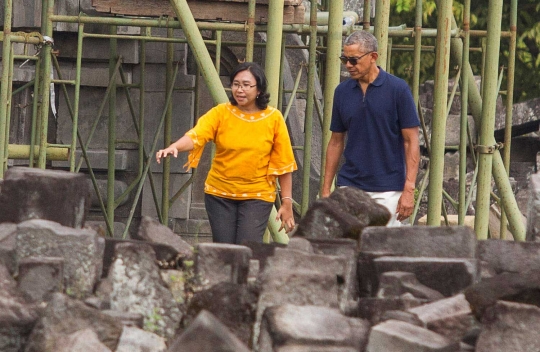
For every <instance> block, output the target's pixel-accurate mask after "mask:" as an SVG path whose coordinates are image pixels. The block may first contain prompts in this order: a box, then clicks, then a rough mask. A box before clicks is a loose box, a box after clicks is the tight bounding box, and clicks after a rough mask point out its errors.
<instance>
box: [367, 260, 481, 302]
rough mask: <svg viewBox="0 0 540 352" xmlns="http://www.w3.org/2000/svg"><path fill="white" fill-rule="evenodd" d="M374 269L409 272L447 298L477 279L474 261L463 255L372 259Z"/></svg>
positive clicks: (477, 270) (475, 261) (476, 268)
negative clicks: (456, 256) (462, 256)
mask: <svg viewBox="0 0 540 352" xmlns="http://www.w3.org/2000/svg"><path fill="white" fill-rule="evenodd" d="M374 265H375V270H376V272H377V273H378V274H379V275H381V274H382V273H384V272H387V271H397V270H401V271H408V272H412V273H414V274H415V275H416V277H417V278H418V281H419V282H421V283H422V284H423V285H426V286H427V287H429V288H431V289H433V290H436V291H438V292H440V293H442V294H443V295H444V296H446V297H449V296H452V295H455V294H457V293H459V292H460V291H461V290H463V289H465V288H467V287H468V286H470V285H472V284H474V283H476V282H477V281H478V280H479V268H478V264H477V260H475V259H462V258H429V257H421V258H413V257H381V258H377V259H375V260H374Z"/></svg>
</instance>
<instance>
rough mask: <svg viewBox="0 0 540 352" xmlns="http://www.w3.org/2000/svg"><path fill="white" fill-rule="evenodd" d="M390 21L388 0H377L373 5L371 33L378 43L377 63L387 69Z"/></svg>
mask: <svg viewBox="0 0 540 352" xmlns="http://www.w3.org/2000/svg"><path fill="white" fill-rule="evenodd" d="M389 23H390V0H377V5H376V6H375V30H374V32H373V35H374V36H375V38H377V42H378V44H379V51H378V53H379V58H378V59H377V65H379V66H380V67H381V68H382V69H383V70H386V69H387V66H386V64H387V62H386V61H387V56H388V27H389Z"/></svg>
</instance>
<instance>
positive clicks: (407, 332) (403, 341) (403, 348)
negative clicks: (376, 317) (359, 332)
mask: <svg viewBox="0 0 540 352" xmlns="http://www.w3.org/2000/svg"><path fill="white" fill-rule="evenodd" d="M458 350H459V343H457V342H452V341H450V340H448V339H447V338H445V337H444V336H441V335H439V334H437V333H434V332H433V331H430V330H427V329H424V328H421V327H419V326H416V325H412V324H408V323H405V322H402V321H397V320H388V321H385V322H384V323H381V324H379V325H377V326H374V327H373V328H372V329H371V332H370V334H369V343H368V346H367V349H366V351H367V352H379V351H392V352H410V351H422V352H456V351H458Z"/></svg>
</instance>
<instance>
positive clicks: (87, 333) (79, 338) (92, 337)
mask: <svg viewBox="0 0 540 352" xmlns="http://www.w3.org/2000/svg"><path fill="white" fill-rule="evenodd" d="M51 344H52V345H53V349H54V351H56V352H87V351H92V352H111V349H110V348H108V347H107V346H105V345H104V344H103V343H101V341H99V338H98V336H97V334H96V333H95V332H94V331H92V329H88V328H87V329H83V330H79V331H75V332H74V333H72V334H69V335H60V336H58V337H57V338H56V339H54V340H53V341H52V343H51Z"/></svg>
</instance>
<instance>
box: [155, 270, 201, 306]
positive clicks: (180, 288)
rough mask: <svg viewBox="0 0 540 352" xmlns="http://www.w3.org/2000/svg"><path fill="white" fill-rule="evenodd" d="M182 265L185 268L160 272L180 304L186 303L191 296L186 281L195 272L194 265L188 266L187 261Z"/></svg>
mask: <svg viewBox="0 0 540 352" xmlns="http://www.w3.org/2000/svg"><path fill="white" fill-rule="evenodd" d="M182 266H183V268H184V269H185V270H175V269H168V270H160V272H159V273H160V275H161V278H162V279H163V281H164V282H165V284H167V287H169V291H171V293H172V295H173V297H174V300H175V301H176V303H178V304H184V303H185V302H186V299H187V298H188V297H189V293H188V292H187V291H186V282H188V281H189V280H190V277H191V276H190V275H192V274H193V273H192V271H191V268H192V266H188V265H186V263H183V265H182Z"/></svg>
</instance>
